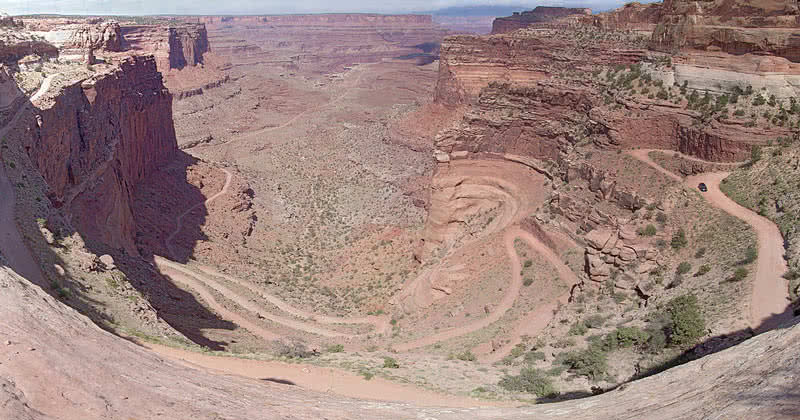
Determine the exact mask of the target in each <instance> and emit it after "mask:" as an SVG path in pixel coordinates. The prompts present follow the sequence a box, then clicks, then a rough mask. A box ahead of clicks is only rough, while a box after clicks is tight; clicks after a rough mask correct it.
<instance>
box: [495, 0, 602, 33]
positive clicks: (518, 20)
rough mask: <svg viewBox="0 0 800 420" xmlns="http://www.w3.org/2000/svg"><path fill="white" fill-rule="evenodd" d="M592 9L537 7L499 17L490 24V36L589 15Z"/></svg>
mask: <svg viewBox="0 0 800 420" xmlns="http://www.w3.org/2000/svg"><path fill="white" fill-rule="evenodd" d="M591 14H592V9H586V8H567V7H548V6H538V7H536V8H535V9H533V10H529V11H527V12H522V13H514V15H513V16H508V17H500V18H497V19H495V20H494V22H493V23H492V34H503V33H507V32H513V31H516V30H517V29H522V28H525V27H528V26H530V25H532V24H536V23H544V22H550V21H553V20H556V19H558V18H563V17H566V16H570V15H584V16H586V15H591Z"/></svg>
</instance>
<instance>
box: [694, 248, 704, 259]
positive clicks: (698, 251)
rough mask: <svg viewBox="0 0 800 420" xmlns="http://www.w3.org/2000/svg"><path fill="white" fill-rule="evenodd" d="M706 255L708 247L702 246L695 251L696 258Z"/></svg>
mask: <svg viewBox="0 0 800 420" xmlns="http://www.w3.org/2000/svg"><path fill="white" fill-rule="evenodd" d="M705 255H706V248H705V247H702V248H700V249H698V250H697V252H695V253H694V257H695V258H703V257H704V256H705Z"/></svg>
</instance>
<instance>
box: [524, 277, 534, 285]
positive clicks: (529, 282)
mask: <svg viewBox="0 0 800 420" xmlns="http://www.w3.org/2000/svg"><path fill="white" fill-rule="evenodd" d="M532 284H533V279H532V278H531V277H525V280H523V281H522V285H523V286H530V285H532Z"/></svg>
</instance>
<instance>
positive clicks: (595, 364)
mask: <svg viewBox="0 0 800 420" xmlns="http://www.w3.org/2000/svg"><path fill="white" fill-rule="evenodd" d="M562 363H563V364H564V365H565V366H567V368H568V369H569V371H570V372H572V373H575V374H577V375H580V376H585V377H587V378H589V379H591V380H598V379H600V378H602V377H603V376H605V375H606V374H607V373H608V360H607V356H606V353H605V352H604V351H603V350H602V349H600V348H599V347H597V346H589V348H587V349H585V350H578V351H571V352H569V353H567V354H566V355H564V356H563V358H562Z"/></svg>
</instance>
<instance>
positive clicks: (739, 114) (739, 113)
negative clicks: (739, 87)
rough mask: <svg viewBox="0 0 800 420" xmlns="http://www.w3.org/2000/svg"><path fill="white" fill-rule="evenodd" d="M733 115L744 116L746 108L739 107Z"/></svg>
mask: <svg viewBox="0 0 800 420" xmlns="http://www.w3.org/2000/svg"><path fill="white" fill-rule="evenodd" d="M733 115H735V116H737V117H742V116H744V110H743V109H737V110H736V111H734V112H733Z"/></svg>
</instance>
